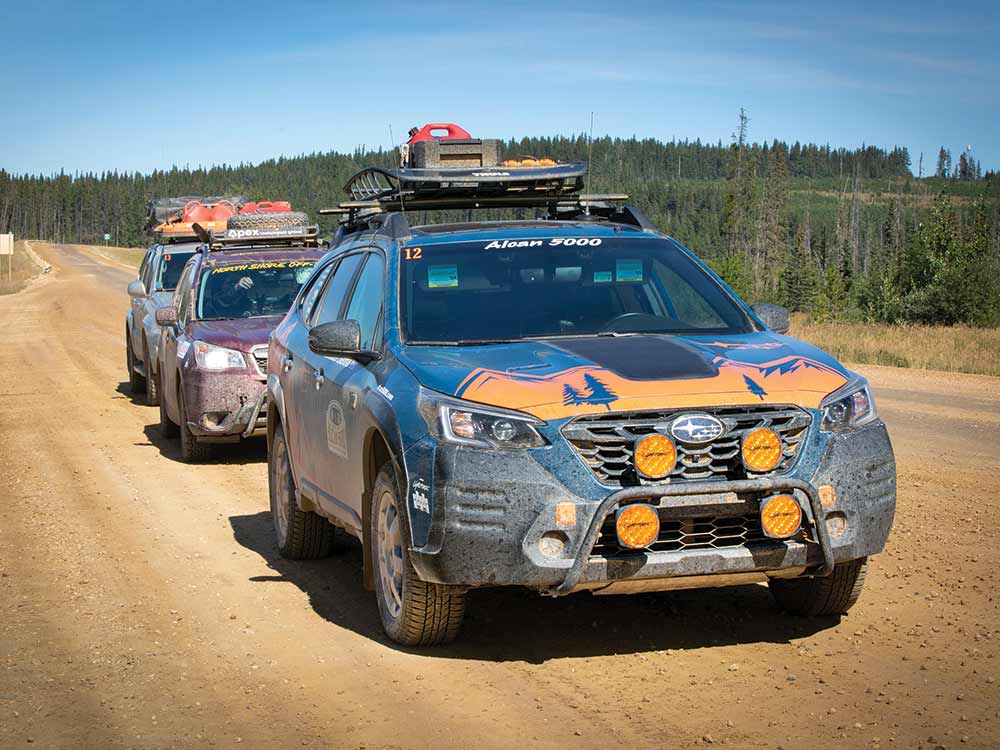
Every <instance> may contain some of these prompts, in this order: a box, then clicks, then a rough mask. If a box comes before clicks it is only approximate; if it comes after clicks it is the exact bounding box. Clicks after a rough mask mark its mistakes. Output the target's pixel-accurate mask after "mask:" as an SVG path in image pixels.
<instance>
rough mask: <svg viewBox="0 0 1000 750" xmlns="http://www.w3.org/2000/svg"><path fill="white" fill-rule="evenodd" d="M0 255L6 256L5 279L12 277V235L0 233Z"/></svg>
mask: <svg viewBox="0 0 1000 750" xmlns="http://www.w3.org/2000/svg"><path fill="white" fill-rule="evenodd" d="M0 255H6V256H7V281H10V280H11V279H13V278H14V267H13V264H14V235H13V234H0Z"/></svg>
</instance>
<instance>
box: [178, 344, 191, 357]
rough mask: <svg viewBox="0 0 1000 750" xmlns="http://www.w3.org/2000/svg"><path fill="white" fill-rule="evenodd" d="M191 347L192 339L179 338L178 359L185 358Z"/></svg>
mask: <svg viewBox="0 0 1000 750" xmlns="http://www.w3.org/2000/svg"><path fill="white" fill-rule="evenodd" d="M190 348H191V342H190V341H181V340H180V339H178V340H177V359H184V355H185V354H187V353H188V349H190Z"/></svg>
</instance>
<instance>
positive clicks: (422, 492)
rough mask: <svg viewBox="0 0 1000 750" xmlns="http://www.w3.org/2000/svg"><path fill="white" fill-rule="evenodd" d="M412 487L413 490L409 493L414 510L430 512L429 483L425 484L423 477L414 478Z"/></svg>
mask: <svg viewBox="0 0 1000 750" xmlns="http://www.w3.org/2000/svg"><path fill="white" fill-rule="evenodd" d="M412 488H413V492H412V493H411V494H412V498H413V508H414V510H419V511H422V512H424V513H430V512H431V501H430V495H431V488H430V485H429V484H427V482H425V481H424V480H423V479H414V480H413V485H412Z"/></svg>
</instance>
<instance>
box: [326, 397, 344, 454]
mask: <svg viewBox="0 0 1000 750" xmlns="http://www.w3.org/2000/svg"><path fill="white" fill-rule="evenodd" d="M326 447H327V448H328V449H329V451H330V453H332V454H334V455H335V456H340V457H341V458H347V427H346V422H345V420H344V408H343V407H342V406H341V405H340V403H339V402H338V401H331V402H330V403H329V405H327V407H326Z"/></svg>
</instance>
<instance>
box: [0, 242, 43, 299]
mask: <svg viewBox="0 0 1000 750" xmlns="http://www.w3.org/2000/svg"><path fill="white" fill-rule="evenodd" d="M8 260H10V261H11V273H10V276H9V277H8V273H7V261H8ZM41 272H42V269H41V268H39V267H38V265H37V264H36V263H35V261H33V260H32V259H31V257H30V256H29V255H28V254H27V253H26V252H25V250H24V241H23V240H16V241H15V242H14V255H12V256H10V258H8V256H6V255H4V256H0V294H13V293H14V292H17V291H20V290H21V289H23V288H24V286H25V285H26V284H27V283H28V281H30V280H31V279H32V278H34V277H35V276H37V275H38V274H40V273H41Z"/></svg>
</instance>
